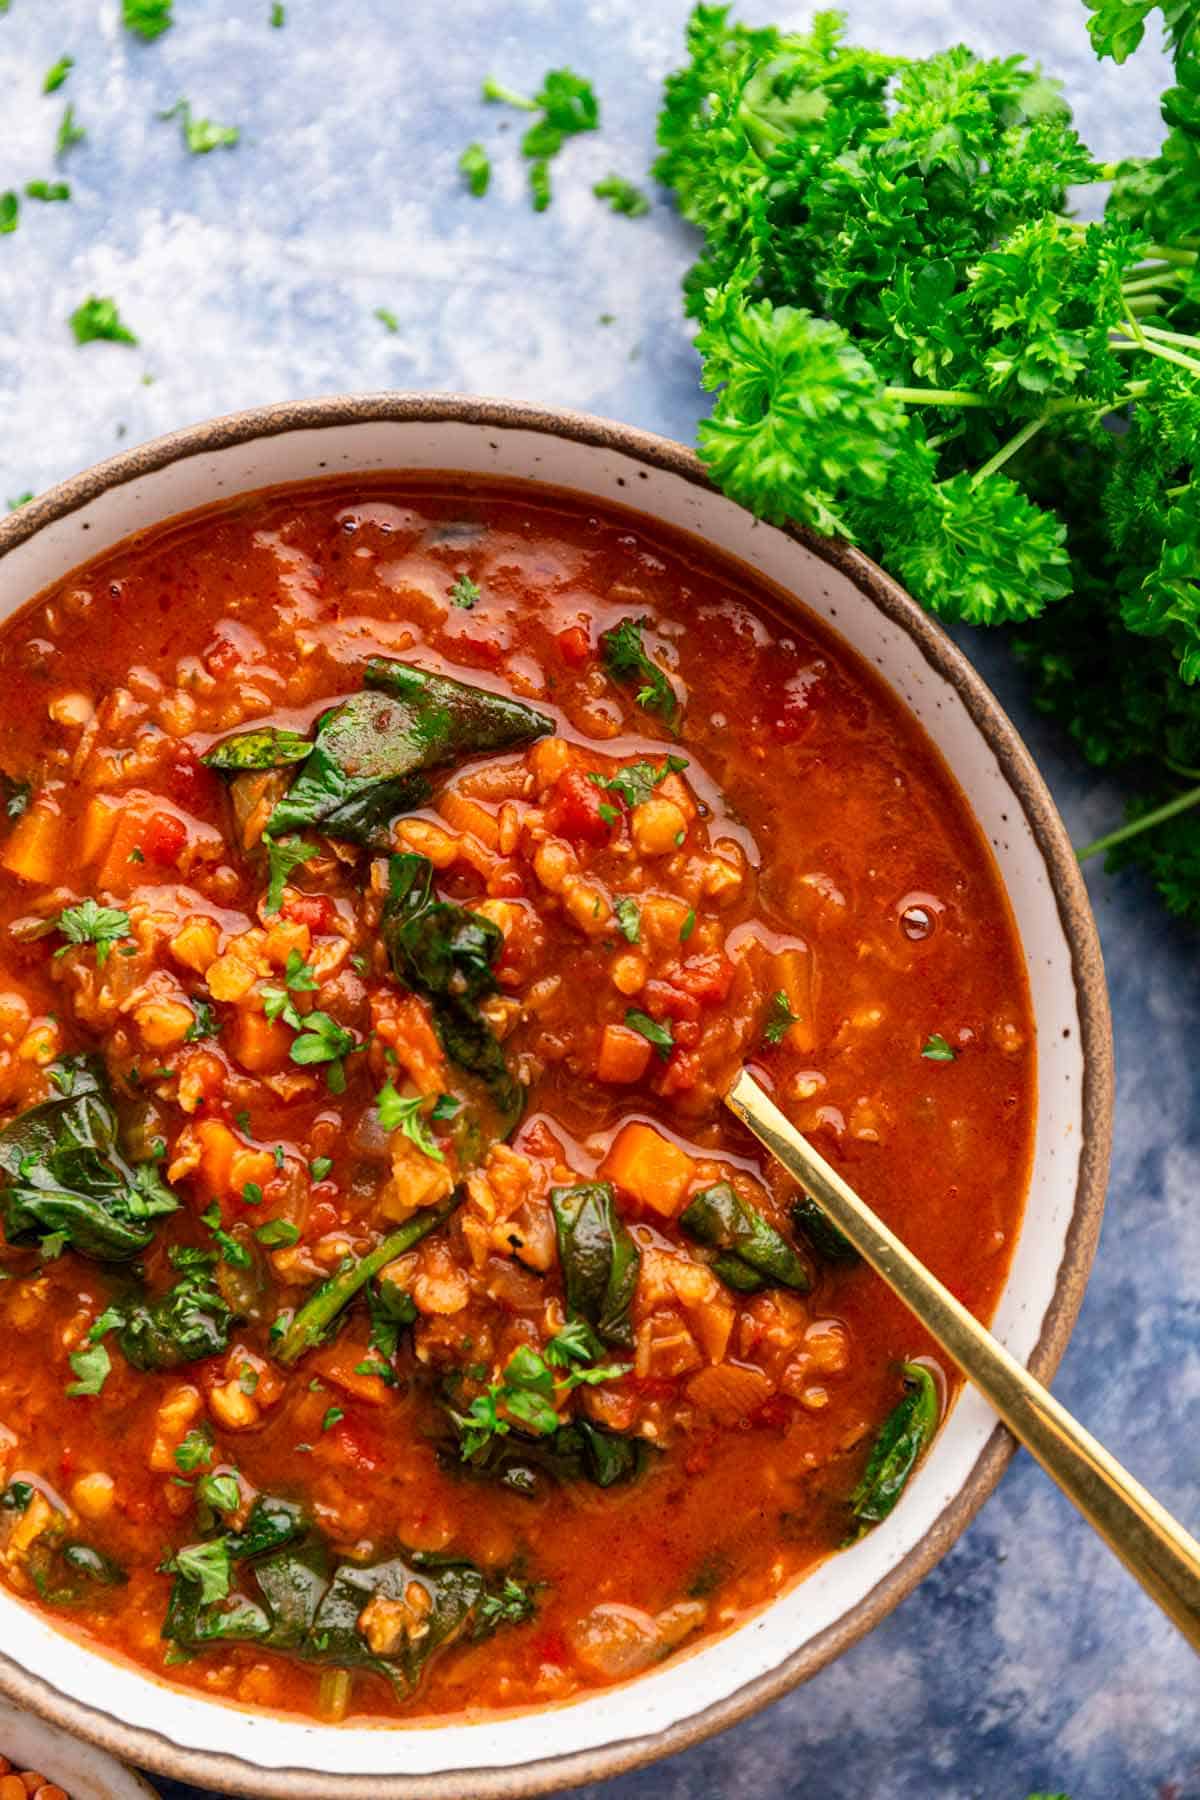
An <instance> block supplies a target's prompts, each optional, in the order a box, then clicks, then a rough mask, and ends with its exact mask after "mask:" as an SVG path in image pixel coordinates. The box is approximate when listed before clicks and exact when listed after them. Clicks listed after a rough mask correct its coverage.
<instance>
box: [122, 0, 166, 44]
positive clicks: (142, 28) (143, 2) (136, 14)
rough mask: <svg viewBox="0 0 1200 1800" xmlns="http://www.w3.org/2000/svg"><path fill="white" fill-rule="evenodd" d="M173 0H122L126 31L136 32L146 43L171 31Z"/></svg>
mask: <svg viewBox="0 0 1200 1800" xmlns="http://www.w3.org/2000/svg"><path fill="white" fill-rule="evenodd" d="M171 5H172V0H121V18H122V21H123V23H124V26H125V29H126V31H133V32H136V33H137V35H138V37H140V38H143V39H144V40H145V42H146V43H148V44H149V43H152V42H153V41H154V39H155V38H156V37H161V36H162V34H163V32H164V31H169V30H170V28H171V25H172V23H173V21H172V18H171Z"/></svg>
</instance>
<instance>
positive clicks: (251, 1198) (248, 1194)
mask: <svg viewBox="0 0 1200 1800" xmlns="http://www.w3.org/2000/svg"><path fill="white" fill-rule="evenodd" d="M242 1200H243V1202H244V1203H245V1205H247V1206H261V1205H262V1188H261V1187H260V1186H259V1184H258V1182H257V1181H247V1182H246V1184H245V1185H244V1187H243V1188H242Z"/></svg>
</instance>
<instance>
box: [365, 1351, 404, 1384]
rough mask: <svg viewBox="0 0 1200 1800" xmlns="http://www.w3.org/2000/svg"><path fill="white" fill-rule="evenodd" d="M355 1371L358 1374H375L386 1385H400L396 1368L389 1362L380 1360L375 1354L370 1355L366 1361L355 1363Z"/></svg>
mask: <svg viewBox="0 0 1200 1800" xmlns="http://www.w3.org/2000/svg"><path fill="white" fill-rule="evenodd" d="M354 1373H355V1374H356V1375H374V1376H375V1377H376V1378H377V1380H379V1381H382V1383H383V1385H384V1386H385V1387H398V1386H399V1382H398V1379H397V1376H396V1371H395V1369H393V1368H392V1367H391V1365H390V1364H389V1363H385V1362H380V1361H378V1359H377V1358H375V1357H373V1356H368V1357H367V1358H366V1360H365V1361H364V1362H360V1363H355V1365H354Z"/></svg>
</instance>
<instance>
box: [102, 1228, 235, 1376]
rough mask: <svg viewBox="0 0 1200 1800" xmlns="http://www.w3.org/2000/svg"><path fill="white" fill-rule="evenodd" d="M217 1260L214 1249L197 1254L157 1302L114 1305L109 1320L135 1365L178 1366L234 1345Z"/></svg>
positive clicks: (105, 1315) (170, 1367) (160, 1367)
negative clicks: (216, 1275)
mask: <svg viewBox="0 0 1200 1800" xmlns="http://www.w3.org/2000/svg"><path fill="white" fill-rule="evenodd" d="M216 1260H217V1259H216V1257H215V1255H213V1254H211V1253H210V1252H207V1251H197V1252H193V1253H191V1254H190V1255H189V1257H188V1262H189V1264H190V1266H188V1267H185V1268H184V1271H183V1273H182V1275H181V1276H180V1278H179V1280H178V1281H177V1282H176V1283H175V1285H174V1287H171V1288H168V1289H167V1291H166V1293H164V1294H161V1295H159V1297H158V1299H157V1300H147V1299H131V1300H127V1301H124V1302H122V1301H120V1300H118V1301H115V1302H114V1303H113V1305H112V1306H111V1307H109V1309H108V1311H107V1312H106V1313H105V1314H104V1322H105V1323H106V1324H107V1325H108V1326H109V1327H110V1328H111V1327H113V1326H115V1327H116V1330H117V1342H118V1343H119V1344H120V1346H121V1351H122V1354H123V1355H124V1357H125V1359H126V1361H127V1362H130V1363H132V1364H133V1366H134V1368H135V1369H176V1368H178V1367H179V1366H180V1364H181V1363H190V1362H199V1361H200V1360H201V1359H202V1358H203V1357H206V1356H219V1355H220V1354H221V1353H222V1351H225V1350H227V1349H228V1348H229V1328H230V1326H231V1325H232V1323H233V1317H234V1315H233V1311H232V1309H231V1308H230V1307H229V1306H228V1305H227V1304H226V1302H225V1300H224V1298H223V1297H222V1295H221V1293H220V1292H219V1290H218V1289H217V1287H216V1286H215V1284H214V1281H213V1274H212V1271H213V1267H214V1265H215V1263H216ZM99 1322H100V1321H98V1323H99ZM95 1335H96V1333H95V1331H93V1336H95Z"/></svg>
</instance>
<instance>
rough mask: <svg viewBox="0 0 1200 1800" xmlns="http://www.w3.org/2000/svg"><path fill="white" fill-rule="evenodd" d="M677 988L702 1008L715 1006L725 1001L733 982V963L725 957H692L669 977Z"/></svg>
mask: <svg viewBox="0 0 1200 1800" xmlns="http://www.w3.org/2000/svg"><path fill="white" fill-rule="evenodd" d="M671 980H672V982H673V983H674V985H675V986H676V987H677V988H682V990H683V992H684V993H685V994H690V995H691V996H692V998H693V999H694V1000H699V1001H700V1003H701V1005H702V1006H717V1005H719V1004H720V1002H721V1001H722V1000H724V999H725V997H726V995H727V994H728V992H729V988H730V984H731V983H732V981H733V963H732V962H731V961H730V959H729V957H727V956H720V955H716V954H714V955H712V956H693V957H692V958H691V960H690V961H688V962H685V963H684V965H683V967H682V968H681V969H680V970H678V971H677V973H675V974H674V975H672V977H671Z"/></svg>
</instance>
